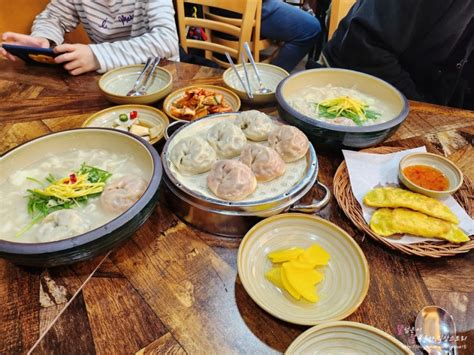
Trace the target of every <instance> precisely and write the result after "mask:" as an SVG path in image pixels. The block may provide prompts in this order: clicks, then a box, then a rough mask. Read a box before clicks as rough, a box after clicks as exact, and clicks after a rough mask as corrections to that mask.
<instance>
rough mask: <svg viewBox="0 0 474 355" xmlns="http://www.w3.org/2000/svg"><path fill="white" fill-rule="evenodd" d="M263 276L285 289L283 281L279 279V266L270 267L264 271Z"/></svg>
mask: <svg viewBox="0 0 474 355" xmlns="http://www.w3.org/2000/svg"><path fill="white" fill-rule="evenodd" d="M265 277H266V278H267V280H268V281H270V282H271V283H272V284H274V285H275V286H276V287H278V288H281V289H285V287H284V286H283V282H282V281H281V267H279V266H278V267H274V268H271V269H270V270H268V271H267V272H266V273H265Z"/></svg>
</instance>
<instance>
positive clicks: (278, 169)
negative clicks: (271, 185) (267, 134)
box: [239, 143, 286, 181]
mask: <svg viewBox="0 0 474 355" xmlns="http://www.w3.org/2000/svg"><path fill="white" fill-rule="evenodd" d="M239 160H240V161H241V162H242V163H244V164H245V165H247V166H248V167H249V168H250V169H252V171H253V173H254V174H255V177H256V178H257V180H258V181H270V180H273V179H275V178H277V177H279V176H282V175H283V174H284V173H285V169H286V164H285V162H284V161H283V159H282V158H281V157H280V155H278V153H277V152H276V151H275V150H274V149H272V148H269V147H265V146H264V145H261V144H258V143H255V144H247V145H246V146H245V148H244V150H243V151H242V154H241V155H240V158H239Z"/></svg>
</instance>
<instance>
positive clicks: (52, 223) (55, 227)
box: [37, 210, 90, 243]
mask: <svg viewBox="0 0 474 355" xmlns="http://www.w3.org/2000/svg"><path fill="white" fill-rule="evenodd" d="M89 229H90V226H89V223H88V222H87V221H86V220H85V219H84V218H83V217H82V215H81V214H80V213H79V212H77V211H73V210H59V211H55V212H52V213H50V214H48V215H47V216H46V217H45V218H44V219H43V220H42V221H41V224H40V226H39V228H38V233H37V238H38V241H39V242H41V243H45V242H53V241H56V240H61V239H65V238H71V237H74V236H76V235H79V234H83V233H85V232H87V231H88V230H89Z"/></svg>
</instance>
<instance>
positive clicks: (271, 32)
mask: <svg viewBox="0 0 474 355" xmlns="http://www.w3.org/2000/svg"><path fill="white" fill-rule="evenodd" d="M320 32H321V25H320V24H319V21H318V20H317V19H316V18H315V17H313V16H311V15H310V14H308V13H306V12H304V11H303V10H301V9H300V8H298V7H296V6H292V5H290V4H287V3H284V2H283V1H282V0H263V4H262V27H261V35H262V37H264V38H268V39H271V40H274V41H277V42H284V45H283V47H281V48H280V50H279V52H278V55H277V56H276V57H275V58H274V59H273V61H272V64H274V65H278V66H279V67H281V68H283V69H285V70H287V71H291V70H293V69H294V68H295V66H296V65H297V64H298V63H299V62H300V61H301V59H303V57H304V56H305V55H306V54H308V52H309V51H310V50H311V47H312V46H313V45H314V43H315V40H316V37H317V36H318V34H319V33H320Z"/></svg>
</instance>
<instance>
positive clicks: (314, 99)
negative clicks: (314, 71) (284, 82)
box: [288, 84, 393, 126]
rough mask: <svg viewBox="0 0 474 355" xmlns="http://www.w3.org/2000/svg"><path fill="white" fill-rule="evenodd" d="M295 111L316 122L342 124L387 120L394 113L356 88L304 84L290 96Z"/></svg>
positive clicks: (365, 124) (350, 124)
mask: <svg viewBox="0 0 474 355" xmlns="http://www.w3.org/2000/svg"><path fill="white" fill-rule="evenodd" d="M288 101H289V103H290V105H291V106H292V107H293V108H294V109H295V110H297V111H298V112H300V113H302V114H304V115H306V116H308V117H311V118H314V119H315V120H318V121H323V122H326V123H330V124H334V125H342V126H369V125H374V124H379V123H382V122H385V121H388V120H389V119H391V118H392V117H393V116H392V115H391V112H388V111H389V110H388V109H387V108H386V107H384V105H383V104H382V103H381V102H379V101H378V100H377V99H375V98H374V97H371V96H369V95H366V94H364V93H362V92H360V91H358V90H356V89H355V88H345V87H338V86H332V85H330V84H329V85H326V86H323V87H317V86H313V85H311V86H307V87H305V88H303V89H302V90H299V91H298V92H297V93H295V94H294V95H292V96H290V97H289V100H288Z"/></svg>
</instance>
